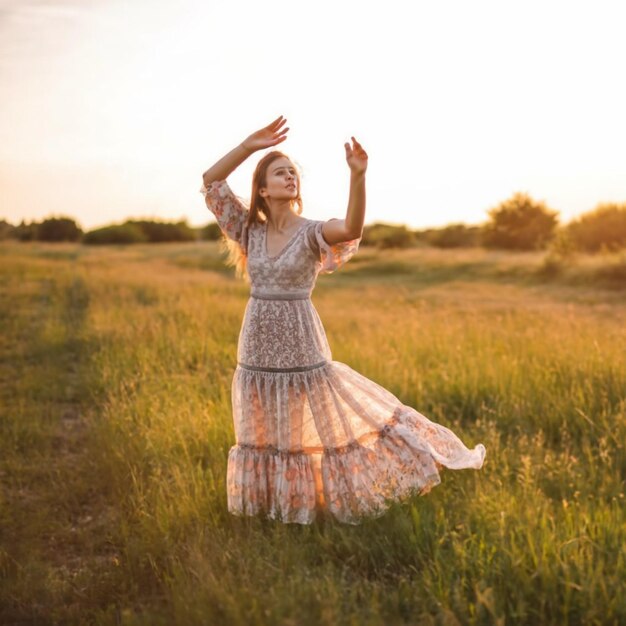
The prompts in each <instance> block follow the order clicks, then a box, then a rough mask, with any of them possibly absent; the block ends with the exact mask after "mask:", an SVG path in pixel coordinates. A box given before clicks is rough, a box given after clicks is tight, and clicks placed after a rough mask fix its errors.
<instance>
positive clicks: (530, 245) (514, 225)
mask: <svg viewBox="0 0 626 626" xmlns="http://www.w3.org/2000/svg"><path fill="white" fill-rule="evenodd" d="M557 216H558V213H557V212H556V211H551V210H549V209H548V208H547V207H546V206H545V204H544V203H543V202H536V201H535V200H533V199H532V198H531V197H530V196H529V195H528V194H525V193H515V194H514V195H513V196H512V197H511V198H509V199H508V200H505V201H504V202H502V203H501V204H499V205H498V206H497V207H495V208H493V209H491V210H490V211H489V217H490V221H489V222H488V223H487V224H485V225H484V226H483V228H482V231H481V243H482V244H483V245H484V246H486V247H487V248H505V249H509V250H536V249H540V248H545V247H546V245H547V244H548V242H549V241H550V239H552V237H553V235H554V230H555V229H556V227H557V223H558V217H557Z"/></svg>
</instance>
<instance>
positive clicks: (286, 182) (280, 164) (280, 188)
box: [259, 157, 299, 200]
mask: <svg viewBox="0 0 626 626" xmlns="http://www.w3.org/2000/svg"><path fill="white" fill-rule="evenodd" d="M265 183H266V184H265V186H264V187H261V189H260V190H259V192H260V193H261V195H262V196H263V197H264V198H265V199H271V200H295V199H296V198H297V197H298V192H299V189H298V175H297V173H296V166H295V165H294V164H293V163H292V162H291V161H290V160H289V159H287V158H285V157H279V158H278V159H276V160H274V161H272V162H271V163H270V166H269V167H268V168H267V173H266V175H265Z"/></svg>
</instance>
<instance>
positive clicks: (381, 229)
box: [362, 223, 416, 248]
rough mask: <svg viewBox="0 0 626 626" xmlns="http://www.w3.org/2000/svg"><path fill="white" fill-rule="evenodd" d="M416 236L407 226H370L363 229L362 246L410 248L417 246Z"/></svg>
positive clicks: (379, 224) (378, 224)
mask: <svg viewBox="0 0 626 626" xmlns="http://www.w3.org/2000/svg"><path fill="white" fill-rule="evenodd" d="M415 240H416V238H415V234H414V233H413V232H412V231H410V230H409V229H408V228H407V227H406V226H394V225H391V224H382V223H376V224H368V225H367V226H365V227H364V228H363V239H362V244H363V245H366V246H376V247H378V248H409V247H411V246H412V245H414V244H415Z"/></svg>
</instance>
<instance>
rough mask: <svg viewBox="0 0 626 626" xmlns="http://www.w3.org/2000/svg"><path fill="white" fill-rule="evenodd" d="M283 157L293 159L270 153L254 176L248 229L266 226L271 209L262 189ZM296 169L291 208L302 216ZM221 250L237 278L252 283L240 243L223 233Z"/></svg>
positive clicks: (275, 152) (280, 153) (258, 164)
mask: <svg viewBox="0 0 626 626" xmlns="http://www.w3.org/2000/svg"><path fill="white" fill-rule="evenodd" d="M281 157H284V158H285V159H288V160H289V161H291V159H290V158H289V157H288V156H287V155H286V154H283V153H282V152H280V151H279V150H273V151H272V152H268V153H267V154H266V155H265V156H264V157H263V158H262V159H261V160H260V161H259V162H258V163H257V166H256V168H255V170H254V173H253V174H252V192H251V194H250V209H249V211H248V218H247V220H246V224H247V226H248V229H249V228H250V227H251V226H252V225H253V224H255V223H256V224H264V223H265V222H267V219H268V217H269V213H270V210H269V207H268V205H267V203H266V202H265V198H263V197H262V196H261V194H260V193H259V191H260V189H261V187H265V185H266V184H267V170H268V168H269V166H270V165H271V164H272V163H273V162H274V161H275V160H276V159H279V158H281ZM295 169H296V179H297V181H298V186H297V188H298V195H297V196H296V197H295V198H294V199H293V200H292V201H291V208H292V209H293V208H294V205H295V206H297V207H298V208H297V209H296V213H297V214H298V215H300V214H301V213H302V208H303V207H302V196H301V195H300V172H299V171H298V168H295ZM220 247H221V250H222V251H223V252H226V254H227V256H226V259H225V261H224V262H225V263H226V265H228V266H231V267H234V268H235V276H236V277H237V278H243V279H244V280H245V281H246V282H248V283H249V282H250V276H249V274H248V256H247V253H246V251H245V250H244V249H243V247H242V246H241V245H240V244H239V242H237V241H234V240H232V239H229V238H228V237H226V236H225V235H224V233H222V240H221V246H220Z"/></svg>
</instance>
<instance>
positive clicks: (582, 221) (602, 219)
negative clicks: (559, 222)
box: [566, 203, 626, 252]
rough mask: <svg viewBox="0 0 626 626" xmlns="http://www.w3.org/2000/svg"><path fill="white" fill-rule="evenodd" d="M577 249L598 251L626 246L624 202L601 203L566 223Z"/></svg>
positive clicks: (625, 210)
mask: <svg viewBox="0 0 626 626" xmlns="http://www.w3.org/2000/svg"><path fill="white" fill-rule="evenodd" d="M566 230H567V233H568V235H569V236H570V238H571V239H572V241H573V244H574V246H575V247H576V248H577V249H578V250H582V251H585V252H598V251H600V250H602V249H605V250H608V251H612V250H619V249H621V248H624V247H626V204H621V205H620V204H615V203H603V204H599V205H598V206H597V207H596V208H595V209H594V210H593V211H589V212H588V213H584V214H583V215H581V216H580V217H578V218H577V219H575V220H572V221H571V222H570V223H569V224H567V225H566Z"/></svg>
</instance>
